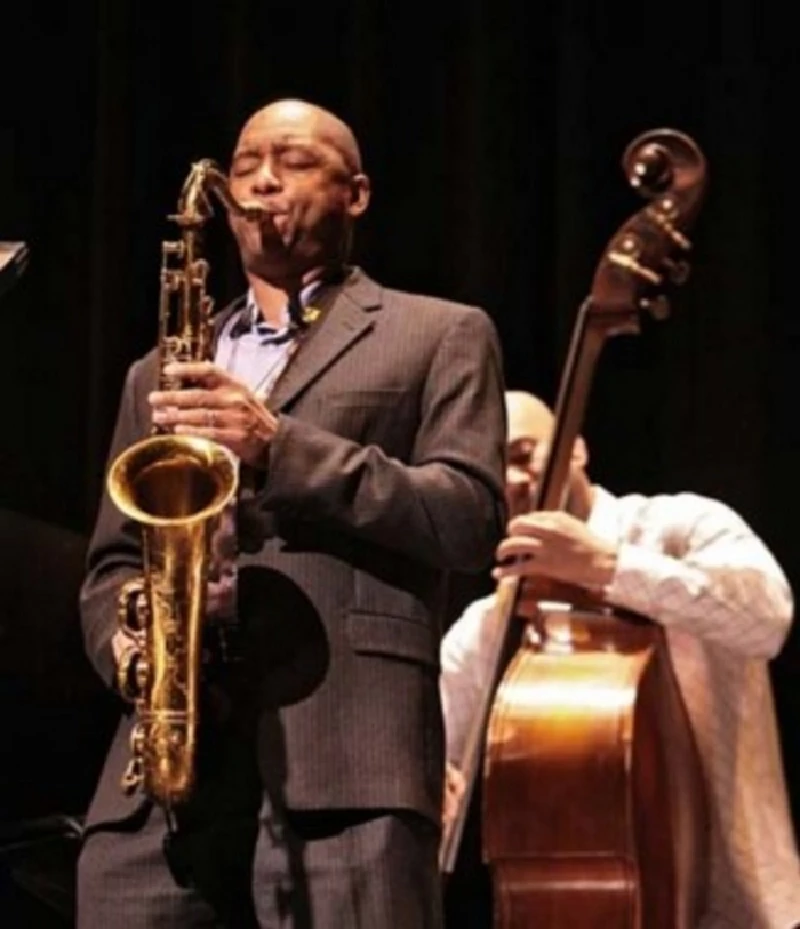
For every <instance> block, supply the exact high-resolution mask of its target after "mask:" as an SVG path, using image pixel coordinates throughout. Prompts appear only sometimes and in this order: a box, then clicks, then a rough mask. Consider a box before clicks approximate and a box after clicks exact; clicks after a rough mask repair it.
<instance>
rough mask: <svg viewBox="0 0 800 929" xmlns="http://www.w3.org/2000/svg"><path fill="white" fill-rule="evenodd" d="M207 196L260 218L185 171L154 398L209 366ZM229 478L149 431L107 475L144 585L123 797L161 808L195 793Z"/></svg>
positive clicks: (132, 603) (134, 591) (205, 447)
mask: <svg viewBox="0 0 800 929" xmlns="http://www.w3.org/2000/svg"><path fill="white" fill-rule="evenodd" d="M211 194H215V195H216V196H217V197H218V198H219V199H220V200H221V201H222V203H223V204H224V205H225V207H226V208H227V209H228V210H229V211H235V212H240V213H241V214H244V215H247V216H249V217H250V218H254V219H255V218H257V213H258V211H257V210H256V209H247V208H244V207H242V206H240V205H239V204H237V203H235V202H234V201H233V200H232V198H231V197H230V194H229V193H228V188H227V183H226V180H225V178H224V176H223V174H222V173H221V172H220V171H219V169H218V168H217V167H216V166H215V165H214V163H213V162H211V161H207V160H206V161H200V162H196V163H195V164H194V165H192V169H191V171H190V173H189V175H188V176H187V178H186V180H185V182H184V185H183V188H182V191H181V196H180V198H179V201H178V210H177V213H176V214H175V215H173V216H171V217H170V219H171V220H173V221H174V222H176V223H177V224H178V226H179V227H180V229H181V236H180V239H178V240H176V241H166V242H163V243H162V265H161V279H160V280H161V289H160V299H159V329H158V332H159V334H158V356H159V387H160V389H171V388H173V387H175V386H177V385H175V384H173V383H171V382H170V380H169V379H168V377H167V376H166V374H165V372H164V368H165V366H166V365H167V364H169V363H170V362H172V361H200V360H210V359H211V352H212V343H213V339H212V335H213V331H212V324H211V313H212V306H213V304H212V300H211V298H210V297H209V296H208V294H207V293H206V279H207V275H208V263H207V261H206V260H205V259H204V258H203V257H202V255H201V254H200V234H201V232H202V227H203V225H204V224H205V222H206V221H207V220H208V218H209V217H210V216H211V215H212V213H213V210H212V208H211V201H210V195H211ZM237 475H238V471H237V463H236V459H235V457H234V456H233V454H232V453H231V452H229V451H228V450H227V449H226V448H224V447H223V446H222V445H220V444H218V443H216V442H213V441H211V440H209V439H205V438H200V437H192V436H185V435H180V436H178V435H174V434H170V433H168V432H160V431H159V430H158V429H157V428H155V427H154V429H153V431H152V434H151V435H150V436H149V437H147V438H144V439H142V440H141V441H139V442H137V443H136V444H134V445H132V446H130V447H129V448H127V449H126V450H125V451H123V452H122V453H121V454H120V455H119V456H118V457H117V458H116V459H115V460H114V461H113V462H112V464H111V467H110V469H109V472H108V478H107V487H108V492H109V495H110V497H111V499H112V501H113V502H114V504H115V505H116V506H117V507H118V508H119V510H120V511H121V512H122V513H123V514H124V515H125V516H126V517H128V518H129V519H130V520H132V521H133V522H135V523H137V524H138V526H139V528H140V531H141V537H142V552H143V572H142V575H141V576H140V577H137V578H134V579H132V580H131V581H128V582H127V583H126V584H125V585H123V587H122V589H121V591H120V594H119V623H120V625H121V627H122V628H124V629H125V630H126V631H127V632H128V634H129V637H128V640H129V641H130V642H131V643H132V644H131V646H130V647H129V648H128V649H126V650H125V651H124V652H123V654H122V657H121V659H120V661H119V665H118V672H117V684H118V687H119V690H120V692H121V693H122V695H123V696H124V697H126V698H127V699H128V700H131V701H133V703H134V709H135V714H136V722H135V725H134V728H133V731H132V735H131V759H130V763H129V765H128V768H127V770H126V772H125V774H124V776H123V779H122V785H121V786H122V788H123V789H124V790H126V791H128V792H130V791H133V790H135V789H136V788H137V787H139V786H141V787H142V788H143V790H144V792H145V793H146V794H147V795H148V796H149V797H151V798H152V799H153V800H155V801H156V802H157V803H159V804H161V805H163V806H164V807H167V808H170V807H172V806H174V805H175V804H178V803H181V802H183V801H185V800H186V799H187V798H188V797H189V795H190V794H191V792H192V790H193V788H194V784H195V779H196V778H195V774H196V772H195V762H196V753H197V740H198V727H199V695H200V694H199V692H200V683H201V680H200V679H201V672H202V659H201V655H202V627H203V621H204V617H205V612H206V599H207V587H208V574H209V565H210V542H211V538H212V535H213V532H214V530H215V528H216V526H217V524H218V522H219V516H220V514H221V513H222V511H223V510H224V509H225V507H226V506H227V505H228V504H229V503H230V502H231V501H232V499H233V498H234V496H235V494H236V490H237V480H238V477H237Z"/></svg>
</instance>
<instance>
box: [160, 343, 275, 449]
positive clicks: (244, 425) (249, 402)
mask: <svg viewBox="0 0 800 929" xmlns="http://www.w3.org/2000/svg"><path fill="white" fill-rule="evenodd" d="M165 374H166V375H167V376H168V377H170V378H172V377H175V378H178V379H183V380H185V381H186V382H187V383H191V386H190V387H189V386H187V387H185V388H182V389H180V390H167V391H154V392H153V393H151V394H150V405H151V407H152V410H153V422H154V423H155V424H156V425H158V426H167V427H170V428H171V429H172V430H173V431H174V432H175V433H176V434H178V435H196V436H202V437H203V438H207V439H212V440H213V441H215V442H219V443H220V445H224V446H225V447H226V448H228V449H230V450H231V451H232V452H233V453H234V455H236V456H237V457H239V458H240V459H241V460H242V461H243V462H244V463H245V464H249V465H251V466H253V467H259V466H263V463H264V460H265V453H266V450H267V448H268V447H269V444H270V442H271V441H272V439H273V438H274V436H275V433H276V431H277V429H278V418H277V417H276V416H275V415H274V414H273V413H272V412H270V410H269V409H267V407H266V406H265V405H264V403H263V401H262V400H260V399H259V397H258V396H257V395H256V394H255V393H254V392H253V391H252V390H250V388H249V387H247V386H245V385H244V384H243V383H242V382H241V381H239V380H237V379H236V378H235V377H233V376H232V375H231V374H229V373H228V372H227V371H224V370H223V369H222V368H219V367H217V365H215V364H214V363H213V362H210V361H178V362H174V363H172V364H169V365H167V366H166V368H165Z"/></svg>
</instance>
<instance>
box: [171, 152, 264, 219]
mask: <svg viewBox="0 0 800 929" xmlns="http://www.w3.org/2000/svg"><path fill="white" fill-rule="evenodd" d="M209 194H213V195H214V196H215V197H216V198H217V199H218V200H219V201H220V203H222V205H223V206H224V207H225V209H226V211H227V212H228V213H230V214H233V215H235V216H240V217H242V218H243V219H249V220H253V221H256V222H258V221H262V220H264V219H266V218H267V216H268V214H267V212H266V211H265V210H264V209H262V208H261V207H258V206H253V205H244V204H242V203H239V201H238V200H236V199H235V198H234V197H233V195H232V194H231V191H230V187H229V186H228V179H227V177H226V175H225V173H224V172H223V171H222V169H221V168H220V167H219V165H218V164H217V163H216V162H215V161H213V160H212V159H210V158H203V159H201V160H200V161H195V162H194V163H193V164H192V166H191V169H190V171H189V173H188V175H187V176H186V180H185V181H184V182H183V187H182V188H181V193H180V197H179V198H178V212H177V213H176V214H175V215H174V216H171V217H170V219H172V220H173V221H174V222H176V223H178V225H179V226H181V227H182V228H183V229H184V230H186V229H187V228H199V227H201V226H203V225H204V224H205V223H206V222H207V220H208V219H209V218H210V217H211V216H213V215H214V208H213V206H212V203H211V199H210V197H209Z"/></svg>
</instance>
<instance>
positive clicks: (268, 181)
mask: <svg viewBox="0 0 800 929" xmlns="http://www.w3.org/2000/svg"><path fill="white" fill-rule="evenodd" d="M280 187H281V179H280V175H279V173H278V171H277V169H276V167H275V163H274V162H273V160H272V159H271V158H265V159H264V160H263V161H262V162H261V164H260V165H259V166H258V170H257V171H256V173H255V174H254V175H253V192H254V193H272V192H273V191H275V190H280Z"/></svg>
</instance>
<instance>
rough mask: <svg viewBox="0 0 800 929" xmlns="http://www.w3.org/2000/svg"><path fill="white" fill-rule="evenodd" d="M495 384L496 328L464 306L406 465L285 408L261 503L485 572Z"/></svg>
mask: <svg viewBox="0 0 800 929" xmlns="http://www.w3.org/2000/svg"><path fill="white" fill-rule="evenodd" d="M503 389H504V388H503V374H502V362H501V356H500V350H499V345H498V342H497V337H496V334H495V331H494V327H493V325H492V324H491V322H490V320H489V319H488V317H487V316H486V315H485V314H484V313H483V312H482V311H479V310H477V309H471V310H465V311H464V312H463V313H460V314H458V315H457V316H456V317H455V319H454V322H453V323H452V324H451V325H450V326H449V328H448V330H447V331H446V332H445V334H444V335H443V337H442V339H441V341H440V343H439V346H438V347H437V348H436V350H435V352H434V355H433V359H432V362H431V366H430V369H429V372H428V376H427V378H426V382H425V384H424V387H423V390H422V397H421V410H420V423H419V428H418V431H417V436H416V441H415V446H414V450H413V455H412V460H411V461H410V463H404V462H401V461H399V460H397V459H396V458H391V457H389V456H388V455H386V454H385V453H384V452H383V451H382V450H381V449H380V448H379V447H377V446H374V445H367V446H364V445H360V444H358V443H356V442H354V441H352V440H349V439H346V438H343V437H341V436H338V435H334V434H333V433H331V432H328V431H326V430H324V429H321V428H319V427H317V426H314V425H313V424H310V423H308V422H304V421H301V420H299V419H296V418H294V417H292V416H290V415H283V416H281V418H280V426H279V429H278V433H277V435H276V437H275V439H274V441H273V443H272V447H271V450H270V460H269V473H268V475H267V479H266V481H265V485H264V490H263V496H262V505H264V506H266V507H267V508H269V509H271V510H273V511H274V512H276V513H277V514H278V515H281V514H285V515H287V516H291V517H294V518H301V519H303V518H307V519H311V520H317V521H323V522H325V523H327V524H329V525H332V526H334V527H336V528H337V529H340V530H343V531H346V532H349V533H351V534H354V535H355V536H357V537H358V538H360V539H362V540H365V541H369V542H372V543H375V544H378V545H381V546H384V547H385V548H387V549H390V550H393V551H397V552H400V553H403V554H405V555H408V556H411V557H412V558H415V559H417V560H419V561H422V562H424V563H426V564H429V565H432V566H435V567H437V568H444V569H453V570H463V571H479V570H482V569H484V568H485V567H486V566H487V565H488V564H489V563H490V562H491V559H492V557H493V554H494V549H495V546H496V544H497V542H498V541H499V539H500V538H501V536H502V531H503V525H504V519H505V509H504V497H503V468H504V457H503V456H504V448H505V407H504V403H503Z"/></svg>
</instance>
